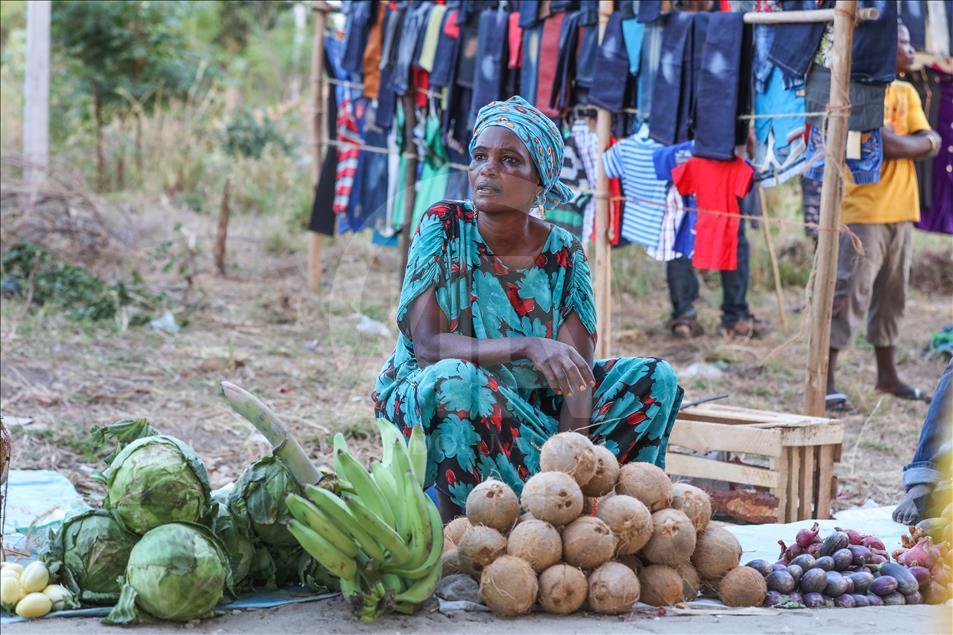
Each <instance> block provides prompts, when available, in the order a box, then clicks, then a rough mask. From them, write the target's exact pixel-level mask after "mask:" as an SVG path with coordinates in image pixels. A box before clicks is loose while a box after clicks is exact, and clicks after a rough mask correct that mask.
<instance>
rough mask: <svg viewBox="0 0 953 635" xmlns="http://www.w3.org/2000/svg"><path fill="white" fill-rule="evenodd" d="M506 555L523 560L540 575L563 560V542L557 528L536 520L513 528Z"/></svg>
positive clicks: (507, 541) (507, 542) (507, 543)
mask: <svg viewBox="0 0 953 635" xmlns="http://www.w3.org/2000/svg"><path fill="white" fill-rule="evenodd" d="M506 553H508V554H509V555H511V556H516V557H517V558H522V559H523V560H525V561H526V562H528V563H529V564H530V566H531V567H533V570H534V571H535V572H536V573H540V572H542V571H543V570H545V569H547V568H549V567H551V566H552V565H554V564H556V563H557V562H559V561H560V560H561V559H562V556H563V541H562V538H560V536H559V532H558V531H557V530H556V528H555V527H553V526H552V525H550V524H549V523H547V522H546V521H543V520H536V519H535V518H534V519H532V520H527V521H525V522H521V523H520V524H518V525H517V526H516V527H514V528H513V531H511V532H510V535H509V538H507V540H506Z"/></svg>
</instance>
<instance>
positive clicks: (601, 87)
mask: <svg viewBox="0 0 953 635" xmlns="http://www.w3.org/2000/svg"><path fill="white" fill-rule="evenodd" d="M628 77H629V56H628V55H627V54H626V51H625V40H624V37H623V35H622V16H621V15H619V14H618V13H613V14H612V15H610V16H609V21H608V23H607V24H606V30H605V33H604V34H603V36H602V44H601V45H600V46H599V51H598V53H596V68H595V73H594V75H593V80H592V87H591V88H590V90H589V103H591V104H593V105H594V106H599V107H600V108H605V109H606V110H611V111H613V112H617V111H619V110H622V109H623V108H624V107H625V89H626V84H627V81H628Z"/></svg>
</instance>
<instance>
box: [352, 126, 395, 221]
mask: <svg viewBox="0 0 953 635" xmlns="http://www.w3.org/2000/svg"><path fill="white" fill-rule="evenodd" d="M364 145H365V146H366V147H368V148H381V149H384V150H386V149H387V133H386V132H385V131H383V130H381V129H379V128H377V127H376V126H374V125H372V124H371V123H370V122H368V123H367V125H366V127H365V129H364ZM387 162H388V157H387V155H386V154H383V153H380V152H369V151H367V150H363V149H362V150H361V156H360V158H359V159H358V160H357V169H356V170H355V172H354V186H353V189H352V190H351V198H350V201H349V202H348V206H347V212H346V213H345V217H346V219H347V224H348V227H349V228H350V229H351V231H354V232H357V231H360V230H361V229H363V228H364V227H365V226H370V225H372V224H373V220H374V219H375V218H376V217H377V216H378V215H383V214H385V213H386V212H387V168H388V166H387Z"/></svg>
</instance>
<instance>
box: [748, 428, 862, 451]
mask: <svg viewBox="0 0 953 635" xmlns="http://www.w3.org/2000/svg"><path fill="white" fill-rule="evenodd" d="M746 429H747V428H746ZM778 432H780V433H781V439H782V443H783V444H784V445H786V446H789V445H833V444H840V443H842V442H843V441H844V426H843V424H839V423H838V424H830V425H827V424H825V425H819V426H805V427H802V428H780V429H778Z"/></svg>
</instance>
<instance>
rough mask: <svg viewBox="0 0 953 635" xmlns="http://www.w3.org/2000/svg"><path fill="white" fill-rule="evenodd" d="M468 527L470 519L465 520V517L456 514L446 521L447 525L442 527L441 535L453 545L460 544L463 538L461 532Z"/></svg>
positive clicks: (465, 530)
mask: <svg viewBox="0 0 953 635" xmlns="http://www.w3.org/2000/svg"><path fill="white" fill-rule="evenodd" d="M469 528H470V521H469V520H467V517H466V516H458V517H457V518H454V519H453V520H451V521H450V522H449V523H447V526H446V527H444V528H443V537H444V538H446V539H447V540H449V541H450V542H452V543H453V544H455V545H456V544H460V540H462V539H463V534H465V533H467V529H469Z"/></svg>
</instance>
